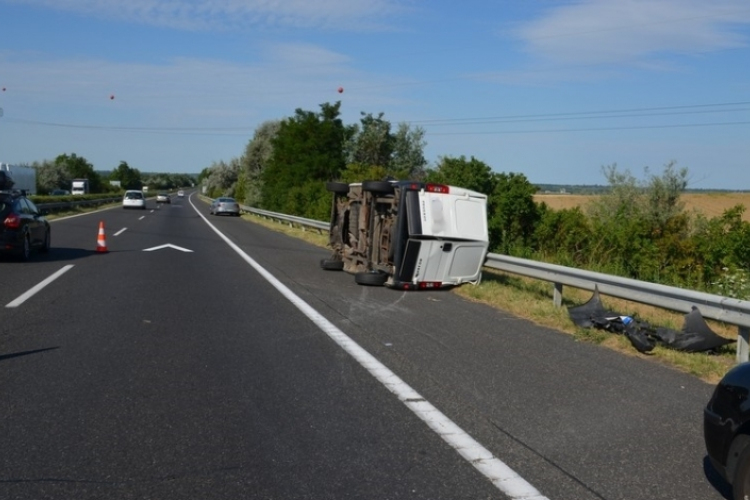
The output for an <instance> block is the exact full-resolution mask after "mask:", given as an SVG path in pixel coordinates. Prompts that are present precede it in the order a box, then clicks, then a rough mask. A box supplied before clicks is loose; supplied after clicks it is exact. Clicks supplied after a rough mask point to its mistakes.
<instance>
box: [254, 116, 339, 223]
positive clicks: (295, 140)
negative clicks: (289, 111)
mask: <svg viewBox="0 0 750 500" xmlns="http://www.w3.org/2000/svg"><path fill="white" fill-rule="evenodd" d="M340 107H341V103H340V102H337V103H336V104H328V103H326V104H322V105H321V106H320V108H321V110H320V112H319V113H313V112H311V111H303V110H301V109H297V110H296V112H295V116H294V117H292V118H288V119H286V120H283V121H282V122H281V125H280V127H279V131H278V133H277V134H276V136H275V137H274V139H273V140H272V146H273V154H272V156H271V158H270V160H269V162H268V164H267V166H266V167H265V168H264V169H263V171H262V174H261V180H262V187H261V197H262V200H263V206H264V207H265V208H268V209H269V210H279V208H280V207H282V206H284V205H285V201H286V198H287V197H288V196H289V192H290V191H289V190H290V189H292V188H294V187H301V186H305V185H306V184H310V183H318V184H320V183H324V182H325V181H330V180H334V179H337V178H338V177H339V175H340V174H341V171H342V170H344V166H345V161H344V151H343V145H344V142H345V140H346V138H347V137H346V134H347V131H346V128H345V127H344V125H343V123H342V121H341V119H340V118H339V110H340ZM295 210H297V211H295V212H293V213H292V215H305V214H304V213H302V212H300V211H299V210H300V209H299V208H297V209H295Z"/></svg>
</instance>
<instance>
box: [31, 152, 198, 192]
mask: <svg viewBox="0 0 750 500" xmlns="http://www.w3.org/2000/svg"><path fill="white" fill-rule="evenodd" d="M30 166H31V167H33V168H35V169H36V185H37V193H38V194H39V195H47V194H49V193H52V192H53V191H55V190H58V189H63V190H68V191H69V190H70V187H71V182H72V181H73V179H88V180H89V190H90V192H91V193H114V192H118V191H121V190H123V189H143V187H144V186H148V187H149V188H152V189H154V190H169V189H174V188H177V187H184V186H190V185H192V184H193V183H195V177H194V176H191V175H190V174H171V173H145V174H144V173H141V172H140V170H138V169H137V168H133V167H131V166H130V165H128V163H127V162H125V161H121V162H120V164H119V165H118V166H117V167H116V168H115V169H114V170H112V171H111V172H101V171H97V170H94V165H92V164H91V163H90V162H89V161H88V160H86V158H84V157H83V156H78V155H76V154H75V153H72V154H67V153H64V154H61V155H58V156H57V157H56V158H55V159H54V160H44V161H35V162H33V163H32V164H31V165H30ZM110 181H117V183H119V185H117V184H113V183H112V182H110Z"/></svg>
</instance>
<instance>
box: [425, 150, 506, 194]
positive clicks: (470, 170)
mask: <svg viewBox="0 0 750 500" xmlns="http://www.w3.org/2000/svg"><path fill="white" fill-rule="evenodd" d="M426 180H427V181H428V182H435V183H438V184H449V185H453V186H460V187H463V188H466V189H471V190H473V191H478V192H480V193H484V194H486V195H488V196H489V195H490V193H492V191H493V188H494V181H493V175H492V169H491V168H490V166H489V165H487V164H486V163H484V162H483V161H480V160H477V159H476V158H474V157H473V156H472V157H471V158H470V159H469V160H467V159H466V157H465V156H461V157H459V158H452V157H448V156H444V157H441V158H440V160H439V161H438V164H437V166H436V168H435V169H431V170H428V171H427V173H426Z"/></svg>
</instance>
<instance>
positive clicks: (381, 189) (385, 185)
mask: <svg viewBox="0 0 750 500" xmlns="http://www.w3.org/2000/svg"><path fill="white" fill-rule="evenodd" d="M362 191H368V192H370V193H375V194H393V184H391V183H390V182H388V181H364V182H363V183H362Z"/></svg>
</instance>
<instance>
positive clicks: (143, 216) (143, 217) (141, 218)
mask: <svg viewBox="0 0 750 500" xmlns="http://www.w3.org/2000/svg"><path fill="white" fill-rule="evenodd" d="M145 218H146V216H145V215H141V216H140V217H138V220H143V219H145Z"/></svg>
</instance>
